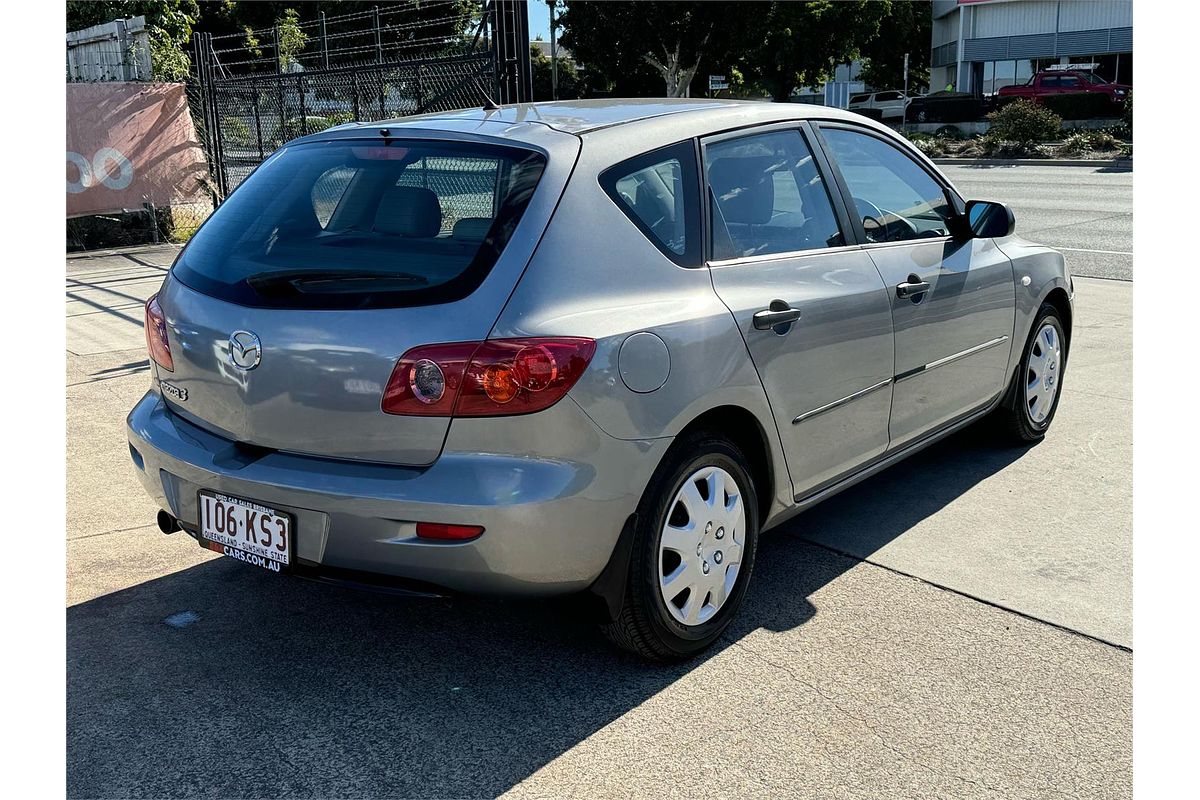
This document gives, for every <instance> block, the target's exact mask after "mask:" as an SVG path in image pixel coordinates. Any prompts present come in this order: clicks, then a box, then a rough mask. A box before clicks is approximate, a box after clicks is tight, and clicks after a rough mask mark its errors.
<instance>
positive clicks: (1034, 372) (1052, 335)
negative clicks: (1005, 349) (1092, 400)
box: [996, 303, 1067, 444]
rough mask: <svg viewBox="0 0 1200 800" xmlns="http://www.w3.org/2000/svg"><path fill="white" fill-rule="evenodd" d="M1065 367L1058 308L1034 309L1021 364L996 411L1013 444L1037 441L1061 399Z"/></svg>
mask: <svg viewBox="0 0 1200 800" xmlns="http://www.w3.org/2000/svg"><path fill="white" fill-rule="evenodd" d="M1066 367H1067V337H1066V331H1065V329H1064V327H1063V323H1062V319H1061V318H1060V316H1059V312H1058V309H1057V308H1055V307H1054V306H1053V305H1051V304H1050V303H1043V304H1042V307H1041V308H1040V309H1038V313H1037V316H1036V317H1035V319H1034V323H1033V326H1032V327H1031V328H1030V331H1029V337H1028V339H1027V340H1026V342H1025V349H1024V351H1023V352H1022V354H1021V363H1020V365H1019V366H1018V367H1017V371H1016V373H1015V374H1014V375H1013V378H1012V383H1011V384H1010V385H1009V387H1008V391H1007V392H1006V394H1005V397H1004V401H1003V402H1002V403H1001V405H1000V408H999V409H997V412H996V421H997V422H998V423H999V429H1000V431H1001V433H1002V434H1003V435H1004V436H1005V438H1007V439H1008V440H1009V441H1011V442H1013V443H1014V444H1029V443H1031V442H1038V441H1041V440H1042V439H1043V438H1044V437H1045V435H1046V431H1047V430H1049V428H1050V423H1051V422H1053V421H1054V414H1055V412H1057V411H1058V402H1059V400H1060V399H1061V398H1062V381H1063V377H1064V374H1065V372H1066Z"/></svg>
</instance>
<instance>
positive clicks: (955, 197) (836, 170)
mask: <svg viewBox="0 0 1200 800" xmlns="http://www.w3.org/2000/svg"><path fill="white" fill-rule="evenodd" d="M812 127H813V129H814V130H813V132H814V139H815V140H816V141H817V142H819V144H820V148H821V150H822V153H823V155H824V156H825V159H826V161H827V163H828V164H829V170H830V172H831V173H832V174H833V176H834V182H835V184H836V186H837V188H838V193H839V194H840V195H841V196H842V202H843V203H845V204H846V205H847V207H849V205H850V204H852V203H853V202H854V199H853V198H854V195H853V193H852V192H851V191H850V185H849V184H848V183H846V178H845V176H843V175H842V169H841V167H840V166H839V165H838V163H837V160H836V159H835V158H834V156H833V152H832V150H831V149H830V147H829V144H828V143H827V142H826V141H825V137H824V136H823V135H822V131H823V130H824V129H827V128H828V129H841V130H847V131H850V132H852V133H860V134H862V135H864V136H870V137H872V138H874V139H878V140H879V141H881V142H883V143H884V144H886V145H888V146H889V147H891V148H892V149H894V150H896V151H897V152H898V153H900V154H901V155H902V156H904V157H906V158H907V159H908V160H909V161H912V162H913V163H914V164H916V165H917V166H918V167H919V168H920V169H921V170H922V171H923V172H924V173H925V174H926V175H928V176H929V177H930V178H931V179H932V180H933V182H934V183H936V184H937V185H938V186H940V187H941V189H942V193H943V194H945V195H946V199H947V202H949V204H950V208H951V210H952V211H953V212H954V214H955V215H956V216H962V214H963V213H965V211H966V202H965V201H964V200H963V199H962V196H961V195H959V193H958V191H957V190H955V188H954V187H953V186H951V185H950V183H949V182H948V181H947V180H946V179H945V178H944V177H942V176H941V175H939V174H938V173H937V172H936V171H934V170H931V169H930V168H929V165H928V164H926V163H925V161H924V160H923V158H920V157H914V155H920V151H919V150H916V149H915V148H910V147H909V146H908V145H903V144H900V143H899V142H897V141H895V140H893V139H892V138H891V137H889V136H887V135H885V134H881V133H880V132H879V131H876V130H873V129H871V128H868V127H867V126H865V125H856V124H854V123H853V122H842V121H841V120H813V123H812ZM910 151H911V152H910ZM850 224H851V231H852V232H853V234H854V238H855V239H856V240H857V243H858V244H859V245H860V246H861V247H863V248H864V249H872V250H874V249H876V248H883V247H904V246H911V245H914V244H929V243H931V242H947V241H950V240H951V239H953V238H954V235H953V234H946V235H945V236H936V237H934V236H931V237H928V238H924V239H906V240H904V241H899V242H870V241H867V234H866V231H865V230H864V229H863V225H862V220H861V219H858V217H857V215H850Z"/></svg>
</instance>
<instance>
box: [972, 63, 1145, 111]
mask: <svg viewBox="0 0 1200 800" xmlns="http://www.w3.org/2000/svg"><path fill="white" fill-rule="evenodd" d="M1130 91H1131V89H1130V87H1128V86H1126V85H1124V84H1121V83H1113V82H1112V81H1106V80H1104V79H1103V78H1101V77H1100V76H1099V75H1096V74H1095V73H1093V72H1090V71H1088V70H1042V71H1041V72H1038V73H1037V74H1036V75H1034V76H1033V77H1032V78H1030V79H1029V80H1028V81H1027V82H1026V83H1023V84H1019V85H1016V86H1002V87H1001V88H1000V89H999V91H997V92H996V100H997V102H999V103H1003V102H1004V101H1006V100H1015V99H1018V98H1024V99H1026V100H1032V101H1033V102H1035V103H1040V102H1042V101H1044V100H1045V99H1046V98H1047V97H1052V96H1057V95H1064V94H1103V95H1105V96H1107V97H1108V99H1109V101H1110V102H1111V103H1112V104H1113V106H1114V107H1116V108H1120V106H1121V105H1122V104H1123V103H1124V102H1125V100H1126V98H1128V97H1129V92H1130Z"/></svg>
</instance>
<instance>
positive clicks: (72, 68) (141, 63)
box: [67, 17, 150, 82]
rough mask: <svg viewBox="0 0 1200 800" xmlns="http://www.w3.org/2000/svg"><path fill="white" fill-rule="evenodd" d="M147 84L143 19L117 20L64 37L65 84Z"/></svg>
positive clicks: (147, 51) (147, 53)
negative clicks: (109, 82) (126, 82)
mask: <svg viewBox="0 0 1200 800" xmlns="http://www.w3.org/2000/svg"><path fill="white" fill-rule="evenodd" d="M148 80H150V37H149V35H148V34H147V32H146V18H145V17H134V18H133V19H116V20H113V21H112V22H106V23H104V24H103V25H93V26H92V27H90V28H84V29H83V30H80V31H70V32H69V33H67V81H69V82H101V81H148Z"/></svg>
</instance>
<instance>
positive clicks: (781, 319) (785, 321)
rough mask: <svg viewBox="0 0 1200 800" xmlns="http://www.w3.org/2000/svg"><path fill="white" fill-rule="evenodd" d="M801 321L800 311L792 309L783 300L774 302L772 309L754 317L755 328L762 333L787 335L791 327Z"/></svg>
mask: <svg viewBox="0 0 1200 800" xmlns="http://www.w3.org/2000/svg"><path fill="white" fill-rule="evenodd" d="M798 319H800V309H798V308H792V307H791V306H789V305H788V304H787V303H786V302H784V301H783V300H772V301H771V307H770V308H767V309H764V310H763V311H759V312H757V313H756V314H755V315H754V327H755V328H756V329H758V330H760V331H769V330H772V329H773V330H774V331H775V332H776V333H779V334H784V333H787V332H788V330H789V329H790V328H791V325H792V323H793V322H795V321H796V320H798Z"/></svg>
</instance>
